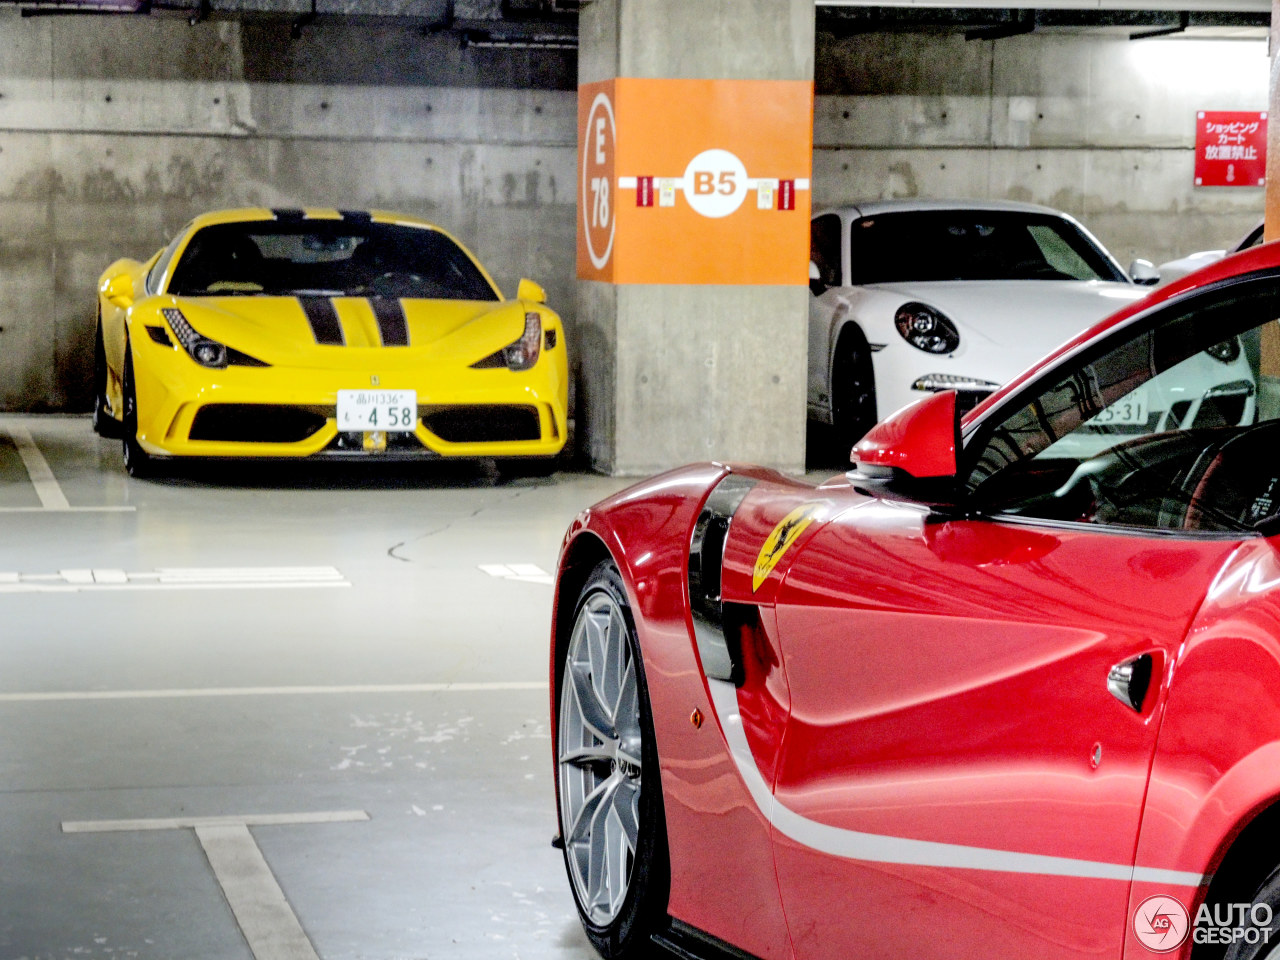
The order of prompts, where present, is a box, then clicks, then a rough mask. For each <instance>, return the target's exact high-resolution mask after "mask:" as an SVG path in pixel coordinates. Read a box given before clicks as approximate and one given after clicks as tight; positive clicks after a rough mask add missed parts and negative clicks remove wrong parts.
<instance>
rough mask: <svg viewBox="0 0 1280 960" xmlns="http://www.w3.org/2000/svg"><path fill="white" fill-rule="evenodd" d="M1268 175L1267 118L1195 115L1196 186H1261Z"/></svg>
mask: <svg viewBox="0 0 1280 960" xmlns="http://www.w3.org/2000/svg"><path fill="white" fill-rule="evenodd" d="M1266 175H1267V115H1266V113H1253V112H1249V111H1245V110H1201V111H1200V112H1199V113H1197V114H1196V186H1197V187H1260V186H1262V185H1263V184H1264V183H1266Z"/></svg>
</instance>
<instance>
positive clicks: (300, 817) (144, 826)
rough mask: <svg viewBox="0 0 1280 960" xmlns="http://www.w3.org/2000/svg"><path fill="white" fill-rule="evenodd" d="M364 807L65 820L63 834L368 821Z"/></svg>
mask: <svg viewBox="0 0 1280 960" xmlns="http://www.w3.org/2000/svg"><path fill="white" fill-rule="evenodd" d="M368 819H369V814H367V813H365V811H363V810H313V811H308V812H306V813H246V814H239V815H236V816H230V817H168V818H165V817H155V818H149V819H146V820H65V821H63V824H62V832H63V833H132V832H134V831H137V830H195V829H198V828H200V827H227V826H241V827H277V826H283V825H291V824H302V823H352V822H355V821H361V820H368Z"/></svg>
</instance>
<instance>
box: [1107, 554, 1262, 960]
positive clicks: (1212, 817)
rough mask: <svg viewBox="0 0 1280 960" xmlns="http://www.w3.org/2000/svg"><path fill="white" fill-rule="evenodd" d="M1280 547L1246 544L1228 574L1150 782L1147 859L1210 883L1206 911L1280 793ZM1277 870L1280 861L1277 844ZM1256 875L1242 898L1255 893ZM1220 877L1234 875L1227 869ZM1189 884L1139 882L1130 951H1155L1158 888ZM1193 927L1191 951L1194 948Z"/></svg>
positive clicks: (1195, 637) (1137, 959)
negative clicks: (1139, 925)
mask: <svg viewBox="0 0 1280 960" xmlns="http://www.w3.org/2000/svg"><path fill="white" fill-rule="evenodd" d="M1277 585H1280V555H1278V554H1277V550H1276V545H1275V544H1274V543H1273V542H1272V541H1270V540H1254V541H1249V542H1247V543H1245V544H1243V545H1242V546H1241V547H1240V549H1239V550H1237V551H1236V552H1235V554H1233V555H1232V557H1231V559H1230V560H1229V561H1228V562H1227V563H1226V565H1225V566H1224V567H1223V569H1222V571H1221V572H1220V573H1219V574H1218V576H1217V578H1216V579H1215V581H1214V584H1213V586H1212V587H1211V589H1210V591H1209V593H1208V595H1207V597H1206V598H1205V602H1204V604H1203V605H1202V607H1201V609H1200V611H1199V613H1198V614H1197V616H1196V618H1195V621H1194V622H1193V624H1192V626H1191V629H1190V630H1189V631H1188V633H1187V638H1186V641H1185V642H1184V643H1183V646H1182V650H1181V651H1180V655H1179V656H1178V658H1177V661H1176V663H1174V664H1173V665H1172V674H1171V677H1170V680H1169V692H1168V696H1167V699H1166V703H1165V710H1164V720H1163V723H1162V725H1161V728H1160V735H1159V740H1158V742H1157V745H1156V756H1155V762H1154V763H1153V765H1152V769H1151V779H1150V783H1149V785H1148V789H1147V801H1146V805H1145V809H1144V813H1143V820H1142V829H1141V832H1140V834H1139V838H1138V848H1137V862H1138V863H1144V862H1152V861H1153V858H1158V859H1159V861H1160V862H1163V863H1166V864H1168V865H1169V866H1170V867H1172V868H1174V869H1178V870H1186V871H1191V872H1197V873H1202V874H1204V875H1205V877H1206V882H1205V884H1204V885H1202V886H1201V887H1200V888H1199V890H1198V891H1197V894H1196V898H1195V902H1194V903H1185V904H1184V906H1185V907H1186V909H1187V911H1188V913H1189V914H1190V915H1191V916H1192V917H1193V918H1194V916H1195V913H1196V910H1197V908H1198V906H1199V905H1200V903H1202V902H1204V900H1205V898H1206V895H1207V894H1208V893H1209V891H1210V889H1211V887H1210V885H1209V884H1210V882H1211V881H1213V880H1214V879H1215V876H1214V875H1215V874H1216V873H1217V872H1218V871H1219V870H1221V869H1223V868H1224V867H1225V868H1227V869H1228V872H1230V870H1231V868H1232V865H1231V864H1230V863H1226V862H1224V858H1225V857H1227V854H1228V851H1229V850H1230V849H1231V845H1232V843H1233V842H1234V841H1235V840H1236V839H1237V838H1238V837H1239V836H1240V833H1241V832H1242V831H1243V830H1244V829H1245V827H1247V826H1248V825H1249V823H1250V822H1251V821H1253V820H1254V819H1255V818H1256V817H1257V816H1258V815H1259V814H1261V813H1262V812H1263V811H1266V810H1267V809H1268V808H1270V807H1272V806H1273V805H1274V804H1275V803H1276V801H1277V800H1278V799H1280V595H1278V594H1277V593H1276V590H1275V588H1276V586H1277ZM1270 856H1271V861H1272V862H1271V863H1270V865H1269V866H1268V867H1266V868H1265V870H1266V873H1269V872H1270V870H1271V869H1272V868H1274V867H1275V866H1277V865H1280V851H1273V852H1272V853H1271V855H1270ZM1264 878H1265V873H1264V874H1263V875H1262V876H1257V877H1253V878H1252V879H1250V880H1248V881H1247V882H1246V883H1245V886H1246V887H1247V889H1246V890H1244V891H1243V892H1237V893H1236V894H1235V895H1233V896H1232V902H1237V901H1243V902H1248V900H1249V898H1250V897H1251V896H1252V894H1253V891H1254V889H1255V888H1256V887H1257V886H1258V884H1259V883H1260V882H1261V881H1262V880H1263V879H1264ZM1219 879H1222V880H1224V881H1227V882H1231V881H1232V880H1233V879H1234V878H1231V877H1228V876H1226V875H1223V876H1222V877H1220V878H1219ZM1184 893H1185V891H1181V892H1180V891H1178V890H1176V889H1173V888H1168V887H1164V886H1163V885H1160V884H1154V883H1146V882H1135V883H1134V885H1133V891H1132V894H1131V898H1130V905H1129V906H1130V910H1129V914H1130V921H1131V922H1130V925H1129V928H1128V934H1129V935H1128V937H1127V940H1126V946H1125V957H1126V958H1132V960H1149V957H1150V954H1149V953H1148V951H1146V950H1145V949H1144V948H1143V947H1142V946H1141V944H1139V943H1137V942H1136V940H1135V937H1134V933H1133V924H1132V919H1133V916H1134V913H1135V911H1136V910H1137V908H1138V906H1139V905H1140V904H1141V903H1142V901H1143V900H1145V899H1146V898H1148V897H1151V896H1154V895H1156V894H1167V895H1171V896H1175V897H1179V898H1181V897H1183V894H1184ZM1193 945H1194V944H1193V938H1192V937H1188V938H1187V942H1186V943H1185V944H1184V945H1183V946H1182V948H1181V950H1180V953H1179V955H1180V956H1189V955H1190V951H1191V948H1192V946H1193Z"/></svg>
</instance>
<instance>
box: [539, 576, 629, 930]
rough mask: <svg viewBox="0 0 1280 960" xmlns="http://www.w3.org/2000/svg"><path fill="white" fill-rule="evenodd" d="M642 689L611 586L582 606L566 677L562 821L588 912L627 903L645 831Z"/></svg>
mask: <svg viewBox="0 0 1280 960" xmlns="http://www.w3.org/2000/svg"><path fill="white" fill-rule="evenodd" d="M640 753H641V735H640V689H639V685H638V681H637V678H636V664H635V660H634V655H633V654H632V650H631V643H630V640H629V638H628V627H627V620H626V617H625V616H624V614H623V611H622V609H621V607H619V605H618V603H617V601H616V600H615V599H614V598H613V596H612V595H610V594H609V593H608V592H607V591H605V590H596V591H595V592H593V593H591V594H590V595H589V596H588V597H587V599H586V601H585V602H584V603H583V605H582V607H581V608H580V609H579V611H578V619H577V620H576V621H575V622H574V624H573V634H572V636H571V637H570V638H569V653H568V656H567V657H566V659H565V665H564V676H563V678H562V680H561V685H560V726H559V757H558V760H559V776H560V826H561V830H562V831H563V833H562V836H563V837H564V843H565V855H566V858H567V860H568V862H569V874H570V877H571V878H572V880H573V886H574V892H575V893H576V894H577V897H578V902H579V903H580V904H581V905H582V908H583V911H584V912H585V913H586V915H587V918H588V919H589V920H590V921H591V922H592V923H593V924H596V925H597V926H602V927H603V926H606V925H608V924H609V923H611V922H612V921H613V920H614V919H615V918H616V917H617V916H618V914H619V912H620V911H621V910H622V904H623V901H624V900H625V899H626V896H627V889H628V887H629V886H630V883H631V873H632V867H633V865H634V863H635V857H636V846H637V844H638V843H639V839H640V786H641V780H640Z"/></svg>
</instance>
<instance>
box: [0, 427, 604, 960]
mask: <svg viewBox="0 0 1280 960" xmlns="http://www.w3.org/2000/svg"><path fill="white" fill-rule="evenodd" d="M624 484H625V481H621V480H616V479H609V478H604V477H598V476H592V475H581V474H560V475H559V476H558V477H556V478H555V479H553V480H521V481H515V482H512V483H509V484H499V483H496V482H495V480H494V478H493V476H492V474H491V473H490V472H488V470H487V469H486V468H485V467H484V466H457V465H438V464H437V465H415V466H404V465H393V464H386V465H368V464H362V465H359V466H358V467H357V466H354V465H336V466H334V465H324V464H321V465H309V466H307V467H305V468H303V467H295V466H290V467H288V468H285V467H264V466H252V465H244V464H238V465H234V466H221V467H219V468H217V469H213V468H207V469H202V470H196V471H189V470H188V471H183V472H181V473H179V474H177V475H175V476H173V477H171V478H167V479H162V480H157V481H136V480H130V479H128V478H127V477H126V476H125V475H124V472H123V468H122V464H121V460H120V452H119V444H118V443H117V442H108V441H104V440H100V439H98V438H97V437H95V436H94V435H93V434H92V433H91V431H90V428H89V422H88V419H87V418H84V417H0V530H2V531H3V532H2V533H0V610H2V611H3V613H2V614H0V960H17V958H27V960H36V958H40V960H46V958H50V960H52V958H58V960H62V958H107V957H110V958H156V960H160V958H164V960H193V958H200V960H221V958H227V960H240V958H250V957H256V958H258V960H268V958H283V957H288V958H297V960H305V958H308V957H315V956H318V957H322V958H325V960H338V958H433V960H434V958H442V960H443V958H451V957H466V958H488V957H495V958H497V957H504V958H505V957H516V958H522V960H531V958H539V957H557V958H586V957H590V956H594V954H593V953H592V952H591V950H590V948H589V947H588V945H587V942H586V940H585V938H584V937H583V936H582V934H581V932H580V930H579V927H578V921H577V917H576V915H575V913H574V910H573V905H572V901H571V899H570V895H569V891H568V887H567V882H566V880H565V876H564V870H563V866H562V864H561V860H560V854H559V853H558V852H557V851H555V850H554V849H552V847H551V845H550V839H551V836H552V834H553V832H554V830H555V815H554V807H553V797H552V783H551V767H550V762H549V746H550V742H549V737H548V717H547V692H546V672H547V668H546V657H547V653H546V651H547V632H548V623H549V614H550V606H551V586H550V576H549V573H550V571H551V570H552V569H553V567H554V563H555V558H556V551H557V548H558V545H559V542H560V537H561V535H562V534H563V532H564V529H565V527H566V525H567V524H568V522H569V521H570V520H571V519H572V517H573V516H574V514H575V513H576V512H577V511H578V510H579V509H581V508H582V507H583V506H585V505H587V504H589V503H591V502H593V501H595V500H597V499H599V498H600V497H603V496H605V495H607V494H608V493H610V492H612V491H614V490H616V489H619V488H620V487H622V486H623V485H624Z"/></svg>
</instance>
